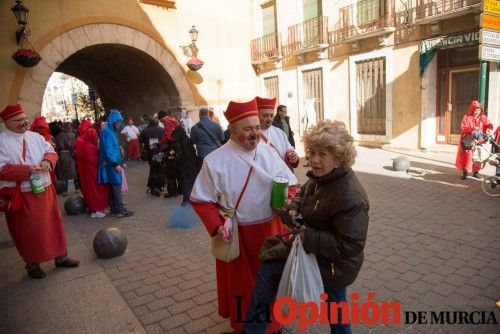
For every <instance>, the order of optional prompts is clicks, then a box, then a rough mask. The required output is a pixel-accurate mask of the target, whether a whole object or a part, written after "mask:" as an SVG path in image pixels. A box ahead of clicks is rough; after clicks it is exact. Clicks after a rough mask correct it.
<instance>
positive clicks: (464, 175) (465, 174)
mask: <svg viewBox="0 0 500 334" xmlns="http://www.w3.org/2000/svg"><path fill="white" fill-rule="evenodd" d="M461 179H462V180H465V179H467V171H465V170H464V173H463V174H462V177H461Z"/></svg>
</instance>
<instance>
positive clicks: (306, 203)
mask: <svg viewBox="0 0 500 334" xmlns="http://www.w3.org/2000/svg"><path fill="white" fill-rule="evenodd" d="M303 141H304V147H305V150H306V152H307V155H308V156H309V162H310V164H311V170H310V171H308V172H307V177H308V178H309V180H308V181H307V182H306V183H305V184H304V185H303V186H302V187H301V188H300V190H299V192H298V193H297V196H296V197H295V198H294V200H293V201H292V203H291V204H289V205H288V206H287V207H286V209H285V210H283V212H282V214H281V218H282V221H283V222H284V223H285V224H286V225H288V226H294V227H297V225H296V219H295V218H297V217H300V216H302V222H303V226H302V229H301V230H300V233H298V236H297V237H300V238H301V239H302V242H303V247H304V249H305V251H306V252H308V253H312V254H315V255H316V259H317V261H318V265H319V270H320V273H321V279H322V283H323V287H324V291H325V292H326V293H327V294H328V300H327V301H328V302H335V303H337V304H338V303H341V302H345V301H346V300H347V286H349V285H351V284H352V283H353V282H354V281H355V280H356V278H357V276H358V273H359V271H360V269H361V266H362V264H363V257H364V254H363V250H364V248H365V243H366V236H367V233H368V220H369V216H368V211H369V202H368V196H367V194H366V192H365V190H364V188H363V186H362V185H361V183H360V181H359V180H358V178H357V177H356V174H355V173H354V171H353V170H352V169H351V166H352V165H353V164H354V160H355V157H356V149H355V147H354V140H353V138H352V136H351V135H350V134H349V133H348V131H347V129H346V126H345V124H344V123H343V122H340V121H329V120H324V121H320V122H319V123H318V124H317V125H316V126H314V127H312V128H311V129H309V130H308V131H307V132H306V134H305V135H304V137H303ZM325 143H326V144H325ZM285 262H286V259H276V260H272V261H267V262H264V263H262V265H261V268H260V271H259V274H258V275H257V279H256V284H255V288H254V292H253V295H252V299H251V300H250V305H249V308H248V313H247V321H249V323H247V324H246V325H245V328H244V330H245V333H254V334H258V333H265V332H266V327H267V323H266V322H265V321H264V322H259V320H264V319H265V317H266V315H265V312H263V308H262V307H261V306H262V305H271V303H272V302H273V300H274V298H275V296H276V292H277V290H278V285H279V281H280V278H281V273H282V272H283V269H284V266H285ZM319 307H320V306H319V305H318V308H319ZM338 319H342V314H341V308H339V309H338ZM254 320H257V321H254ZM330 327H331V332H332V333H351V328H350V324H348V323H347V324H343V323H339V324H331V325H330Z"/></svg>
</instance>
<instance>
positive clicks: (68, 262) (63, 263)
mask: <svg viewBox="0 0 500 334" xmlns="http://www.w3.org/2000/svg"><path fill="white" fill-rule="evenodd" d="M54 264H55V265H56V267H58V268H60V267H64V268H74V267H78V266H79V265H80V261H77V260H73V259H72V258H70V257H65V258H63V259H56V260H54Z"/></svg>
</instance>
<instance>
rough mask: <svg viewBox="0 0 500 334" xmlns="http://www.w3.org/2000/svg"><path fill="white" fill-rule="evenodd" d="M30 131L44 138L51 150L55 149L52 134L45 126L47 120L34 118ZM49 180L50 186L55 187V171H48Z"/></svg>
mask: <svg viewBox="0 0 500 334" xmlns="http://www.w3.org/2000/svg"><path fill="white" fill-rule="evenodd" d="M30 131H33V132H37V133H39V134H40V135H42V137H43V138H45V141H46V142H48V143H49V144H50V145H51V146H52V147H53V148H56V141H55V139H54V137H53V136H52V134H51V133H50V128H49V125H48V124H47V120H46V119H45V117H43V116H38V117H36V118H35V120H34V121H33V123H32V124H31V127H30ZM50 180H51V181H52V185H54V186H55V185H56V171H55V170H51V171H50Z"/></svg>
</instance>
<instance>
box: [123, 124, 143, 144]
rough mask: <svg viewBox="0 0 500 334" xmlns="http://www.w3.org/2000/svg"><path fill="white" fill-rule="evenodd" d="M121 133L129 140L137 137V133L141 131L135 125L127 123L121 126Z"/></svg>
mask: <svg viewBox="0 0 500 334" xmlns="http://www.w3.org/2000/svg"><path fill="white" fill-rule="evenodd" d="M121 133H122V134H125V135H126V136H127V140H128V141H131V140H134V139H137V138H139V134H140V133H141V132H140V131H139V129H138V128H137V126H135V125H127V126H126V127H124V128H123V130H122V132H121Z"/></svg>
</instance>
